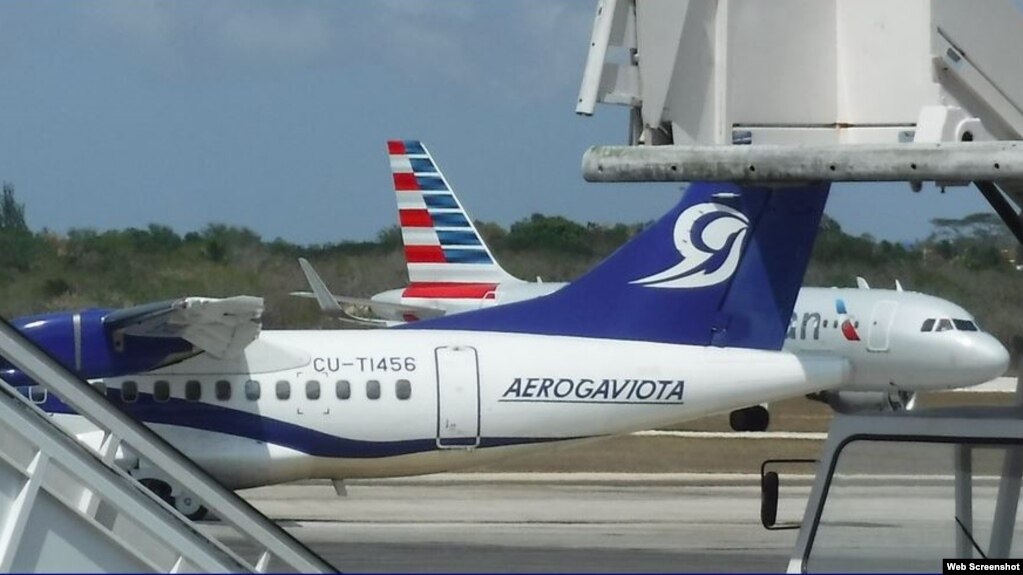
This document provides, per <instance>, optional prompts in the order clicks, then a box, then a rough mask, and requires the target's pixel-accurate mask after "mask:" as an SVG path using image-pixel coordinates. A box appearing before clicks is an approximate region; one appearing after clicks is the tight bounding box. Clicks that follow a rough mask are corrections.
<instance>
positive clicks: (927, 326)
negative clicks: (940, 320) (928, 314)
mask: <svg viewBox="0 0 1023 575" xmlns="http://www.w3.org/2000/svg"><path fill="white" fill-rule="evenodd" d="M932 329H934V318H930V319H925V320H924V324H923V325H922V326H920V331H931V330H932Z"/></svg>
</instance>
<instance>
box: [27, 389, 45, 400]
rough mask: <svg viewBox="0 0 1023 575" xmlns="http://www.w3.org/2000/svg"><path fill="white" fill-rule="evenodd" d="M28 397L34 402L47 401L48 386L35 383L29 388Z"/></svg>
mask: <svg viewBox="0 0 1023 575" xmlns="http://www.w3.org/2000/svg"><path fill="white" fill-rule="evenodd" d="M28 398H29V399H30V400H31V401H32V403H45V402H46V388H45V387H43V386H41V385H33V386H32V387H30V388H28Z"/></svg>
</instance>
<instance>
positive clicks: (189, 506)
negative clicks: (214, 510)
mask: <svg viewBox="0 0 1023 575" xmlns="http://www.w3.org/2000/svg"><path fill="white" fill-rule="evenodd" d="M174 508H175V509H177V510H178V512H179V513H181V514H182V515H184V516H185V517H187V518H189V519H191V520H192V521H199V520H200V519H202V518H203V517H206V514H207V513H208V512H209V510H208V509H206V507H205V506H204V505H203V504H202V503H201V502H200V501H199V499H198V498H196V496H194V495H192V494H191V493H182V494H181V495H179V496H177V497H175V498H174Z"/></svg>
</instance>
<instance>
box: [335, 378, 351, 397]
mask: <svg viewBox="0 0 1023 575" xmlns="http://www.w3.org/2000/svg"><path fill="white" fill-rule="evenodd" d="M336 387H337V398H338V399H348V398H349V397H351V396H352V384H350V383H348V380H347V379H341V380H338V382H337V386H336Z"/></svg>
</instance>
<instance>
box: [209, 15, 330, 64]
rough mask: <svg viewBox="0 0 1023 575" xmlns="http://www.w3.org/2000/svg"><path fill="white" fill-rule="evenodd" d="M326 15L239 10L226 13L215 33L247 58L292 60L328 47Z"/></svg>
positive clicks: (233, 50) (230, 48) (304, 57)
mask: <svg viewBox="0 0 1023 575" xmlns="http://www.w3.org/2000/svg"><path fill="white" fill-rule="evenodd" d="M328 22H329V20H328V18H327V17H326V16H325V15H322V14H317V13H315V12H313V11H311V10H308V9H304V10H301V11H299V12H285V13H271V12H269V11H259V10H257V11H239V12H233V13H231V14H228V15H227V17H226V18H225V19H224V20H223V21H222V22H221V23H220V25H219V26H218V27H217V30H216V31H215V33H216V34H217V35H218V36H219V38H220V39H221V41H222V42H223V43H224V46H225V47H226V48H227V49H228V50H230V51H232V52H234V53H235V54H237V55H239V56H241V57H246V58H266V57H269V58H273V59H278V60H286V61H295V60H303V59H311V58H315V57H317V56H320V55H323V54H324V53H326V52H327V51H328V50H329V49H330V47H331V30H330V27H329V24H328Z"/></svg>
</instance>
